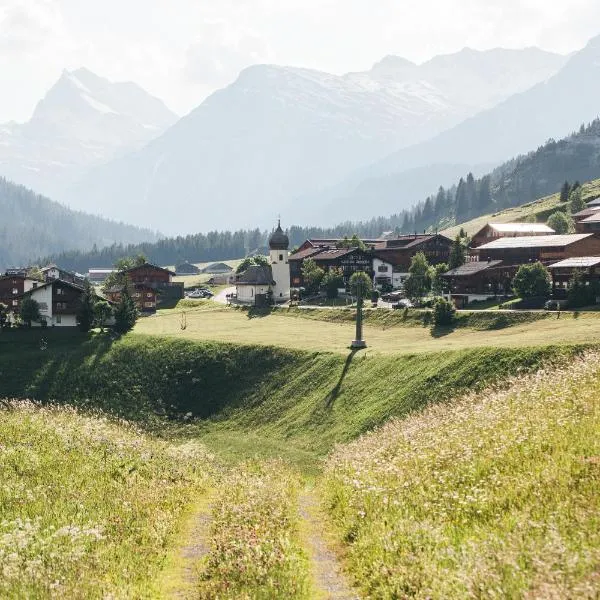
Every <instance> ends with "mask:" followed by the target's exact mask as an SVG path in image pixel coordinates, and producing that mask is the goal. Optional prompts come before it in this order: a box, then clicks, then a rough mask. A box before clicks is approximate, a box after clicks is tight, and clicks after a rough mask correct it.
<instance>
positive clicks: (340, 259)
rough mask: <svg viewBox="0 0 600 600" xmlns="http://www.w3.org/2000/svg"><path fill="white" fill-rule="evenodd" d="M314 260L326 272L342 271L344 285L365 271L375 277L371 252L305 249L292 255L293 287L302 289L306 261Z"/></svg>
mask: <svg viewBox="0 0 600 600" xmlns="http://www.w3.org/2000/svg"><path fill="white" fill-rule="evenodd" d="M308 258H310V259H312V260H314V261H315V263H316V264H317V265H318V266H319V267H320V268H321V269H323V270H324V271H330V270H332V269H341V271H342V273H343V276H344V283H345V284H347V283H348V281H349V280H350V277H352V275H353V274H354V273H356V272H357V271H364V272H365V273H367V274H368V275H369V276H370V277H372V276H373V257H372V254H371V251H370V250H362V249H360V248H336V247H335V246H325V247H318V248H305V249H304V250H298V251H297V252H295V253H294V254H292V255H290V257H289V263H290V284H291V286H292V287H302V286H303V285H304V280H303V278H302V265H303V264H304V261H305V260H306V259H308Z"/></svg>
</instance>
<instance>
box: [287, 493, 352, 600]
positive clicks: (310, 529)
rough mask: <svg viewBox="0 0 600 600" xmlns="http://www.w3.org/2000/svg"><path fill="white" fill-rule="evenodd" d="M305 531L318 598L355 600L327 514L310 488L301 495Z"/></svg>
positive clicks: (303, 532)
mask: <svg viewBox="0 0 600 600" xmlns="http://www.w3.org/2000/svg"><path fill="white" fill-rule="evenodd" d="M298 505H299V511H300V517H301V535H302V538H303V541H304V544H305V546H306V550H307V552H308V556H309V559H310V569H311V576H312V580H313V587H314V592H315V594H316V598H328V599H329V598H331V599H335V600H355V599H358V598H359V596H358V595H357V594H356V592H355V591H353V590H352V588H351V587H350V585H349V583H348V581H347V579H346V577H345V575H344V573H343V572H342V568H341V566H340V564H339V561H338V560H337V557H336V555H335V553H334V552H333V550H332V549H331V543H330V540H328V539H327V534H326V527H325V525H324V521H323V515H322V514H321V510H320V508H319V504H318V500H317V498H316V497H315V494H314V492H313V491H312V490H310V489H308V488H307V489H305V490H304V491H303V492H302V493H301V494H300V497H299V499H298Z"/></svg>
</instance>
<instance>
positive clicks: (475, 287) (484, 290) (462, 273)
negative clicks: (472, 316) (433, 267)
mask: <svg viewBox="0 0 600 600" xmlns="http://www.w3.org/2000/svg"><path fill="white" fill-rule="evenodd" d="M518 268H519V266H518V265H508V266H507V265H505V264H504V263H503V262H502V261H501V260H490V261H470V262H466V263H465V264H464V265H461V266H460V267H456V268H455V269H450V271H447V272H446V273H444V274H443V275H442V278H443V279H444V280H445V282H446V285H447V288H448V289H449V290H450V296H451V299H452V300H453V301H454V303H455V305H456V307H457V308H464V307H465V306H466V305H467V304H469V302H473V301H478V300H487V299H489V298H493V297H496V296H502V295H508V294H510V293H511V287H512V279H513V277H514V276H515V273H516V272H517V270H518Z"/></svg>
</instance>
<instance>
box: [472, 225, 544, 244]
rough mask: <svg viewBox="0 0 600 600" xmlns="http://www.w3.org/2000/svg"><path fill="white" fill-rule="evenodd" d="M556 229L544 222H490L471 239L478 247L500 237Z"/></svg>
mask: <svg viewBox="0 0 600 600" xmlns="http://www.w3.org/2000/svg"><path fill="white" fill-rule="evenodd" d="M553 233H556V232H555V231H554V229H552V228H550V227H548V225H544V224H543V223H488V224H487V225H485V226H484V227H482V228H481V229H480V230H479V231H478V232H477V233H476V234H475V235H474V236H473V237H472V239H471V247H472V248H477V247H478V246H481V245H483V244H487V243H488V242H491V241H493V240H496V239H498V238H505V237H525V236H538V235H552V234H553Z"/></svg>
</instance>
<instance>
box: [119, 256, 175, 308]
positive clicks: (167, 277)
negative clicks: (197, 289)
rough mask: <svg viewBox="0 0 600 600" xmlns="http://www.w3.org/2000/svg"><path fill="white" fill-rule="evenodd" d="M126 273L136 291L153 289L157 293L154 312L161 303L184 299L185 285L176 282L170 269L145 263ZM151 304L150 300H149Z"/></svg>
mask: <svg viewBox="0 0 600 600" xmlns="http://www.w3.org/2000/svg"><path fill="white" fill-rule="evenodd" d="M124 273H125V275H126V277H127V279H128V280H129V281H130V282H131V284H133V285H134V286H135V287H136V289H138V288H139V289H140V290H142V289H151V290H153V291H154V292H155V306H154V310H156V307H157V306H158V305H159V304H160V303H161V302H164V301H166V300H171V301H176V300H181V299H182V298H183V297H184V285H183V283H177V282H174V281H173V276H174V275H175V273H174V272H173V271H170V270H169V269H164V268H163V267H159V266H157V265H153V264H151V263H144V264H143V265H139V266H137V267H132V268H130V269H127V270H126V271H125V272H124ZM140 293H142V292H140ZM149 302H150V300H148V303H149ZM148 308H150V307H148Z"/></svg>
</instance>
